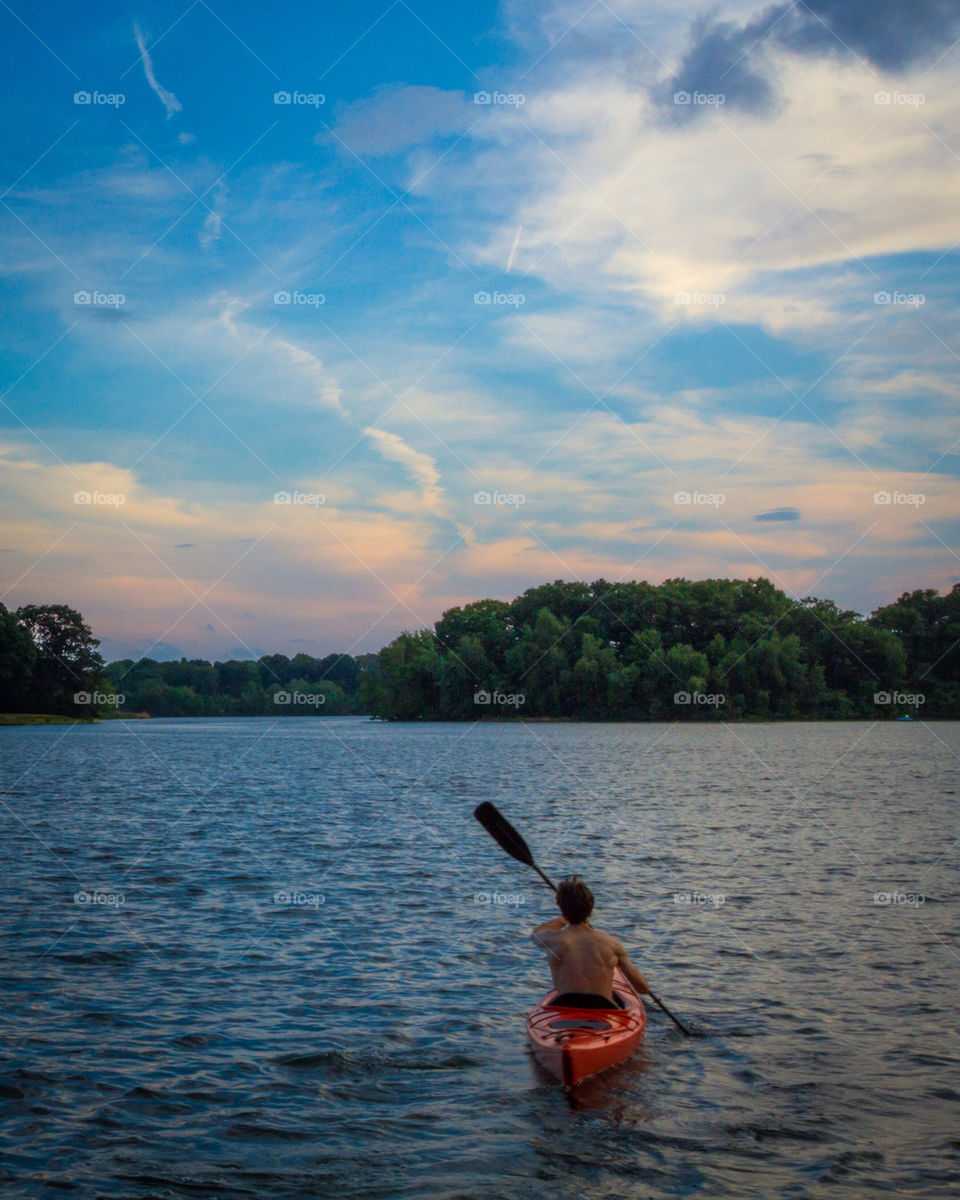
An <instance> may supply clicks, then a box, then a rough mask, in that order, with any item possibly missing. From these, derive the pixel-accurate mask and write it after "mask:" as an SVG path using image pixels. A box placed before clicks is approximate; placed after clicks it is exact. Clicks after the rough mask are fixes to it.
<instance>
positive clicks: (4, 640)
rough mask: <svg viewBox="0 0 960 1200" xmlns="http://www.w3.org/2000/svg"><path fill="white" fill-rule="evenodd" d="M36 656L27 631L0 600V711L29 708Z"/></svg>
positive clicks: (26, 710) (31, 698)
mask: <svg viewBox="0 0 960 1200" xmlns="http://www.w3.org/2000/svg"><path fill="white" fill-rule="evenodd" d="M36 658H37V651H36V647H35V646H34V644H33V639H32V638H31V637H30V634H29V633H28V632H27V630H26V629H24V627H23V626H22V625H21V624H20V622H19V621H18V620H17V616H16V614H15V613H12V612H11V611H10V610H9V609H8V608H7V607H6V605H4V604H2V603H0V711H3V712H29V711H31V710H30V705H31V704H32V703H33V668H34V663H35V662H36Z"/></svg>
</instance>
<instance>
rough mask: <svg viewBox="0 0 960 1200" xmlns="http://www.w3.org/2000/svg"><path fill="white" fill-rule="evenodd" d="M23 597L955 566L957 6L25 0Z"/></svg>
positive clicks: (191, 607) (272, 635) (208, 636)
mask: <svg viewBox="0 0 960 1200" xmlns="http://www.w3.org/2000/svg"><path fill="white" fill-rule="evenodd" d="M0 31H2V40H0V45H2V47H3V50H2V52H0V53H2V56H3V67H4V69H3V72H2V76H0V104H2V118H3V119H2V124H3V128H4V132H5V136H4V139H3V146H2V150H0V154H2V176H0V178H2V181H3V182H2V184H0V286H2V302H0V323H2V328H0V345H2V348H3V349H2V361H0V508H2V526H0V598H2V600H3V602H4V603H5V604H6V605H7V606H8V607H11V608H13V607H17V606H19V605H22V604H28V603H38V604H52V603H65V604H69V605H70V606H71V607H74V608H77V609H79V610H80V611H81V612H82V613H83V614H84V616H85V618H86V619H87V620H88V622H89V623H90V624H91V626H92V628H93V632H94V633H95V634H96V636H97V637H99V638H100V639H101V640H102V652H103V654H104V656H105V657H106V658H107V659H108V660H111V659H115V658H119V657H125V656H128V655H133V656H139V655H142V654H148V655H150V656H151V657H155V658H171V657H179V656H180V655H181V654H185V655H187V656H189V657H204V658H210V659H217V658H220V659H223V658H228V657H252V656H256V655H259V654H262V653H272V652H278V653H286V654H289V655H293V654H295V653H298V652H301V651H303V652H306V653H310V654H325V653H329V652H331V651H335V650H336V651H349V652H351V653H354V654H359V653H363V652H367V651H371V650H377V649H379V648H380V647H381V646H382V645H384V644H386V643H387V642H388V641H390V640H391V639H392V638H393V637H395V636H396V635H397V634H398V633H399V632H400V631H401V630H404V629H418V628H422V627H425V626H429V625H432V623H433V622H434V621H435V620H437V619H438V618H439V616H440V615H441V613H442V612H443V611H444V610H445V609H447V608H449V607H452V606H453V605H456V604H463V603H467V602H469V601H471V600H476V599H480V598H483V597H491V596H495V597H500V598H502V599H510V598H511V597H513V596H514V595H517V594H519V593H520V592H522V591H523V590H524V589H526V588H528V587H532V586H535V585H537V584H539V583H542V582H545V581H548V580H553V579H568V580H573V579H586V580H594V579H600V578H604V579H607V580H611V581H616V580H634V579H646V580H648V581H650V582H653V583H658V582H661V581H662V580H664V579H669V578H677V577H681V576H682V577H686V578H692V579H702V578H710V577H737V578H749V577H756V576H761V575H762V576H765V577H767V578H769V579H771V580H772V581H773V582H774V583H775V584H776V585H777V586H779V587H781V588H783V589H784V590H785V591H786V592H788V593H789V594H790V595H791V596H794V597H796V598H798V599H799V598H801V597H804V596H808V595H816V596H821V597H829V598H831V599H834V600H835V601H837V603H839V604H841V605H842V606H843V607H845V608H852V609H855V610H856V611H859V612H862V613H864V614H867V613H869V612H870V611H872V610H873V609H875V608H877V607H879V606H880V605H882V604H885V603H889V602H890V601H892V600H894V599H896V597H897V596H899V595H900V594H901V593H902V592H904V591H906V590H912V589H914V588H920V587H926V588H937V589H939V590H941V591H942V590H945V589H948V588H950V587H951V586H952V585H953V584H954V583H955V582H957V581H958V580H960V521H958V510H957V495H958V493H957V487H956V479H957V475H958V468H960V408H958V405H957V390H958V389H957V379H958V374H957V367H958V361H960V335H958V321H957V315H958V312H957V310H958V298H957V282H958V275H957V267H958V251H957V246H958V239H960V222H958V200H960V87H958V86H957V84H958V75H960V44H958V39H960V0H911V2H910V3H906V2H893V0H870V3H867V2H866V0H843V2H841V0H810V2H809V3H789V2H787V3H782V4H777V3H774V4H772V5H771V4H768V3H762V4H753V3H740V2H739V0H721V3H719V4H717V3H713V4H709V5H707V4H703V3H700V2H699V0H671V2H670V3H663V4H656V3H648V2H644V0H593V2H592V3H591V2H590V0H506V2H505V3H502V4H495V3H488V2H486V0H479V2H476V3H472V4H469V5H450V4H449V3H441V2H440V0H410V2H409V3H408V2H407V0H379V2H377V3H368V2H366V0H358V2H356V3H353V4H350V5H344V4H340V3H337V4H333V3H328V2H326V0H321V2H319V3H317V2H313V3H310V4H301V3H297V2H295V0H294V2H291V3H288V4H284V5H277V6H274V7H273V8H271V9H270V10H269V13H268V14H267V13H266V10H264V8H263V6H262V5H255V4H252V3H239V2H235V3H227V2H225V0H216V3H207V2H206V0H193V2H191V0H184V2H183V3H182V4H181V3H178V4H167V3H152V4H139V3H137V0H132V2H131V3H130V4H127V3H123V4H118V3H113V2H112V0H104V2H103V3H100V4H98V5H96V6H93V11H92V12H91V11H90V9H89V6H82V7H81V6H79V5H64V4H63V3H52V2H48V0H33V2H32V3H31V4H30V5H26V4H24V3H23V0H10V2H9V3H8V2H7V0H0Z"/></svg>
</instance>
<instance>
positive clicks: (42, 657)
mask: <svg viewBox="0 0 960 1200" xmlns="http://www.w3.org/2000/svg"><path fill="white" fill-rule="evenodd" d="M17 620H18V621H19V622H20V625H21V626H22V627H23V628H24V629H25V630H26V632H27V633H28V634H29V636H30V639H31V640H32V642H33V645H34V648H35V650H36V659H35V662H34V668H33V683H32V688H31V701H32V704H31V708H32V711H33V712H50V713H77V714H83V715H90V712H91V710H90V708H89V706H87V707H84V708H78V707H77V706H76V705H75V704H74V700H73V697H74V694H75V693H77V692H91V691H93V690H94V689H95V687H96V684H97V680H98V679H99V678H100V675H101V672H102V670H103V665H104V663H103V659H102V658H101V657H100V655H99V653H98V651H97V647H98V646H99V645H100V642H99V640H98V639H97V638H95V637H94V636H93V634H92V633H91V631H90V627H89V625H87V624H86V623H85V622H84V620H83V617H82V616H81V615H80V613H78V612H76V611H75V610H74V609H72V608H68V607H67V605H66V604H48V605H40V604H27V605H25V606H24V607H23V608H18V609H17Z"/></svg>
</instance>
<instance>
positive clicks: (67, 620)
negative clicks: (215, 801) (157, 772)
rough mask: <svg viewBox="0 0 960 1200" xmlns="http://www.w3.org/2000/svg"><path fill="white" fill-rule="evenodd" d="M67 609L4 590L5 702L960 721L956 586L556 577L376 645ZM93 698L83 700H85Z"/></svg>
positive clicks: (219, 712) (401, 713) (161, 708)
mask: <svg viewBox="0 0 960 1200" xmlns="http://www.w3.org/2000/svg"><path fill="white" fill-rule="evenodd" d="M98 645H99V643H98V642H97V639H96V638H94V637H93V636H92V634H91V632H90V630H89V628H88V627H87V626H86V625H85V624H84V622H83V619H82V617H81V616H80V614H79V613H77V612H74V611H73V610H72V609H70V608H67V607H66V606H65V605H54V606H47V607H40V606H36V605H28V606H27V607H25V608H21V609H18V610H17V611H16V612H15V613H14V612H9V611H8V610H7V609H6V608H4V606H3V605H2V604H0V711H5V712H47V713H63V714H72V715H75V716H90V715H94V714H95V713H99V714H100V715H107V714H108V713H110V712H111V711H112V712H118V713H120V714H121V715H122V714H126V713H135V712H146V713H149V714H150V715H151V716H235V715H236V716H262V715H276V716H303V715H336V714H341V713H369V714H371V715H372V716H377V717H383V718H386V719H391V720H416V719H424V720H473V719H476V718H478V717H491V716H493V717H517V716H520V717H526V718H530V717H539V718H549V717H554V718H564V717H565V718H574V719H582V720H638V721H642V720H676V719H681V720H690V719H718V718H719V719H724V720H729V719H733V720H736V719H742V718H758V719H764V718H770V719H791V718H811V719H835V718H850V717H871V718H884V717H891V716H898V715H901V714H910V715H913V716H920V717H950V718H957V717H960V584H958V585H957V586H955V587H954V588H953V590H952V591H951V592H950V593H948V594H947V595H945V596H941V595H940V594H939V593H937V592H936V591H933V590H926V591H915V592H910V593H908V594H905V595H903V596H901V597H900V599H899V600H897V601H896V602H895V603H893V604H889V605H886V606H885V607H883V608H880V609H877V611H876V612H874V613H873V614H872V616H870V617H869V618H866V619H865V618H863V617H861V616H860V615H859V614H858V613H855V612H850V611H844V610H841V609H839V608H838V607H837V606H836V605H835V604H834V603H833V602H832V601H830V600H818V599H815V598H812V597H811V598H807V599H805V600H802V601H799V602H797V601H794V600H791V599H790V598H789V597H788V596H787V595H786V594H785V593H784V592H782V591H780V590H779V589H777V588H776V587H774V586H773V584H772V583H770V582H769V580H766V579H750V580H731V579H708V580H702V581H698V582H691V581H690V580H685V579H671V580H667V582H665V583H663V584H660V585H656V586H655V585H653V584H648V583H608V582H606V581H605V580H602V579H601V580H597V581H596V582H595V583H590V584H588V583H564V582H562V581H560V580H557V581H556V582H554V583H549V584H544V585H542V586H540V587H536V588H530V589H529V590H528V591H526V592H524V593H523V595H522V596H518V597H517V598H516V599H515V600H512V601H510V602H506V601H502V600H478V601H476V602H475V603H473V604H467V605H464V606H463V607H462V608H460V607H458V608H452V609H450V610H449V611H448V612H445V613H444V614H443V616H442V617H441V619H440V620H439V621H437V623H436V624H435V626H434V628H433V629H432V630H428V629H424V630H419V631H417V632H414V633H403V634H401V635H400V636H399V637H398V638H396V639H395V640H394V641H393V642H391V643H390V645H388V646H385V647H384V649H383V650H381V651H380V653H379V655H377V654H365V655H361V656H359V657H356V658H354V657H351V656H350V655H349V654H329V655H327V656H326V657H325V658H313V657H311V656H310V655H308V654H297V655H296V656H295V657H293V658H288V657H287V656H286V655H283V654H270V655H265V656H264V657H262V658H259V659H257V660H256V661H228V662H216V663H210V662H206V661H205V660H203V659H191V660H187V659H180V661H179V662H163V663H161V662H155V661H153V660H152V659H140V660H138V661H134V660H132V659H124V660H122V661H120V662H114V663H111V664H110V665H109V666H104V664H103V660H102V659H101V657H100V655H99V653H98V652H97V646H98ZM77 695H80V696H81V697H82V699H81V700H80V701H79V702H78V701H77V700H76V699H75V697H76V696H77Z"/></svg>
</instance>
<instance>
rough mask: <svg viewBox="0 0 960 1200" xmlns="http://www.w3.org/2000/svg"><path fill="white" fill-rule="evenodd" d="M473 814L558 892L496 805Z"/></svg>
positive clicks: (681, 1026) (657, 1001)
mask: <svg viewBox="0 0 960 1200" xmlns="http://www.w3.org/2000/svg"><path fill="white" fill-rule="evenodd" d="M473 815H474V816H475V817H476V818H477V820H478V821H479V822H480V824H481V825H482V826H483V827H484V829H485V830H486V831H487V833H489V834H490V836H491V837H492V838H493V840H494V841H495V842H496V843H497V845H498V846H500V848H501V849H503V850H505V851H506V852H507V854H509V855H510V857H511V858H515V859H516V860H517V862H521V863H523V865H524V866H526V867H533V869H534V870H535V871H536V873H537V874H538V875H539V876H540V878H541V879H542V880H543V882H544V883H545V884H546V885H547V887H549V888H550V890H551V891H553V892H556V890H557V888H556V885H555V884H554V883H551V881H550V880H549V879H548V878H547V877H546V875H544V873H543V872H542V871H541V870H540V868H539V867H538V866H537V864H536V863H535V862H534V861H533V855H532V854H531V853H530V847H529V846H528V845H527V843H526V842H525V841H524V840H523V838H522V837H521V836H520V834H519V833H517V831H516V830H515V829H514V827H513V826H512V825H511V824H510V822H509V821H508V820H507V818H506V817H505V816H504V815H503V813H502V812H500V810H499V809H498V808H497V807H496V806H495V805H493V804H491V803H490V801H489V800H485V801H484V802H483V804H478V805H477V807H476V808H475V809H474V810H473ZM628 982H629V981H628ZM630 986H631V989H632V990H633V991H634V992H635V991H636V989H635V988H634V987H633V985H632V984H631V985H630ZM647 995H649V997H650V999H651V1000H652V1001H653V1002H654V1004H656V1005H657V1007H658V1008H660V1009H662V1010H663V1011H664V1012H665V1013H666V1014H667V1016H668V1017H669V1018H670V1020H671V1021H672V1022H673V1023H674V1025H676V1027H677V1028H678V1029H679V1030H680V1032H681V1033H682V1034H684V1035H685V1036H686V1037H690V1030H689V1029H688V1028H687V1027H686V1025H684V1024H683V1022H682V1021H680V1020H678V1019H677V1018H676V1017H675V1016H674V1015H673V1013H672V1012H671V1011H670V1009H669V1008H667V1006H666V1005H665V1004H664V1003H663V1001H662V1000H660V999H658V998H657V997H656V996H655V995H654V994H653V992H648V993H647Z"/></svg>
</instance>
